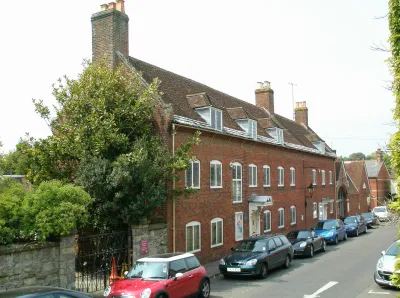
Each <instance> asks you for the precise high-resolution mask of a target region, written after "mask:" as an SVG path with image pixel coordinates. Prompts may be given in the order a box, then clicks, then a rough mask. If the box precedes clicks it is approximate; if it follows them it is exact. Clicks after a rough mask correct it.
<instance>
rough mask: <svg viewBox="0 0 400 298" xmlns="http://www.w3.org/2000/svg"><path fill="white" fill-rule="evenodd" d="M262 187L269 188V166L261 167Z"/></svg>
mask: <svg viewBox="0 0 400 298" xmlns="http://www.w3.org/2000/svg"><path fill="white" fill-rule="evenodd" d="M263 185H264V186H271V168H270V167H269V166H263Z"/></svg>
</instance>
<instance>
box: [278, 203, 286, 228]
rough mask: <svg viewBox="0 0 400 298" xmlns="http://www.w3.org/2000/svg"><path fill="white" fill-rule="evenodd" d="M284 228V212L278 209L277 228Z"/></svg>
mask: <svg viewBox="0 0 400 298" xmlns="http://www.w3.org/2000/svg"><path fill="white" fill-rule="evenodd" d="M284 226H285V210H284V209H283V208H279V209H278V228H283V227H284Z"/></svg>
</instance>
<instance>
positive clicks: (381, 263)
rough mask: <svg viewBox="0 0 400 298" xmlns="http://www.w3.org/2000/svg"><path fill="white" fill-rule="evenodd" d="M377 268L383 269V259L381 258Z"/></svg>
mask: <svg viewBox="0 0 400 298" xmlns="http://www.w3.org/2000/svg"><path fill="white" fill-rule="evenodd" d="M376 268H378V269H383V262H382V259H379V261H378V264H377V265H376Z"/></svg>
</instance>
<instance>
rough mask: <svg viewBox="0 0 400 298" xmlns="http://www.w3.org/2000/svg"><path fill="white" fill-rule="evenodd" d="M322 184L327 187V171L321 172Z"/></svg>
mask: <svg viewBox="0 0 400 298" xmlns="http://www.w3.org/2000/svg"><path fill="white" fill-rule="evenodd" d="M321 184H322V185H325V170H322V171H321Z"/></svg>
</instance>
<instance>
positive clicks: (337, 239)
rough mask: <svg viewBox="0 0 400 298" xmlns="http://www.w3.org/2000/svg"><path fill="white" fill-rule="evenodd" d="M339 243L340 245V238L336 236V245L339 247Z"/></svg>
mask: <svg viewBox="0 0 400 298" xmlns="http://www.w3.org/2000/svg"><path fill="white" fill-rule="evenodd" d="M338 243H339V237H338V235H336V237H335V245H338Z"/></svg>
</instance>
